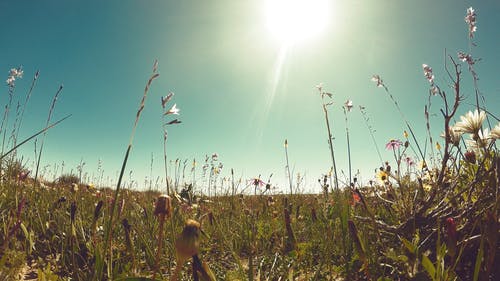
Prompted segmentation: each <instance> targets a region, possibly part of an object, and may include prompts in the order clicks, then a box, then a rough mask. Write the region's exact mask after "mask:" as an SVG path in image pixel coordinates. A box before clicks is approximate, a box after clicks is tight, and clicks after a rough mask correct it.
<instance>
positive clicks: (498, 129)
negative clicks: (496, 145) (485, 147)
mask: <svg viewBox="0 0 500 281" xmlns="http://www.w3.org/2000/svg"><path fill="white" fill-rule="evenodd" d="M490 137H491V138H492V139H500V123H498V124H497V125H496V126H495V128H493V129H491V132H490Z"/></svg>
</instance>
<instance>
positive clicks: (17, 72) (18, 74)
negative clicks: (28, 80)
mask: <svg viewBox="0 0 500 281" xmlns="http://www.w3.org/2000/svg"><path fill="white" fill-rule="evenodd" d="M23 73H24V71H23V70H22V68H21V67H18V68H12V69H11V70H10V71H9V76H8V77H7V80H6V81H5V83H7V85H8V86H9V87H14V86H15V84H14V82H15V81H16V78H23Z"/></svg>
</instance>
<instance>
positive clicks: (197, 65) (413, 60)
mask: <svg viewBox="0 0 500 281" xmlns="http://www.w3.org/2000/svg"><path fill="white" fill-rule="evenodd" d="M267 2H268V1H265V0H238V1H234V0H217V1H215V0H214V1H192V0H185V1H164V0H161V1H160V0H147V1H139V0H108V1H102V0H87V1H76V0H71V1H68V0H46V1H28V0H17V1H9V0H0V19H1V20H2V21H3V24H1V25H0V33H1V34H2V35H3V36H2V40H1V43H0V78H1V75H2V73H3V75H4V78H5V79H7V77H8V74H9V70H10V69H11V68H15V67H19V66H22V69H23V71H24V76H23V78H22V79H17V80H16V86H15V92H14V102H13V104H17V102H18V101H21V102H22V101H24V99H25V97H26V93H27V91H28V89H29V86H30V84H31V80H32V78H33V76H34V74H35V72H36V71H37V70H39V71H40V76H39V79H38V81H37V84H36V87H35V89H34V92H33V95H32V97H31V100H30V102H29V103H28V105H27V108H26V113H25V115H24V119H23V123H22V127H21V128H20V136H19V137H20V138H25V137H28V136H30V135H31V134H33V133H34V132H36V131H37V130H39V129H41V128H43V127H44V125H45V122H46V120H47V115H48V111H49V107H50V104H51V102H52V98H53V96H54V94H55V93H56V91H57V89H58V88H59V86H60V85H64V88H63V91H62V92H61V94H60V96H59V98H58V100H57V104H56V107H55V110H54V113H53V117H52V120H54V121H55V120H57V119H58V118H62V117H63V116H65V115H67V114H72V116H71V117H70V118H69V119H68V120H66V121H64V122H63V123H61V124H60V125H58V126H57V127H55V128H53V129H51V130H50V131H49V132H48V133H47V135H46V138H45V140H44V149H43V155H42V159H41V166H42V167H44V174H43V176H44V178H45V179H47V180H52V179H53V178H55V177H57V176H59V174H60V173H61V170H62V172H63V173H69V172H71V171H73V172H75V173H76V170H77V166H78V165H79V164H80V162H82V163H85V165H84V166H83V173H84V174H87V177H88V178H89V181H94V182H97V181H99V182H101V183H102V184H105V183H108V184H113V183H115V182H116V179H117V177H118V171H119V169H120V167H121V163H122V161H123V157H124V153H125V150H126V148H127V145H128V142H129V138H130V134H131V130H132V126H133V123H134V120H135V117H136V112H137V109H138V107H139V103H140V100H141V98H142V94H143V90H144V86H145V84H146V82H147V80H148V78H149V76H150V75H151V71H152V66H153V63H154V61H155V59H158V62H159V67H158V72H159V74H160V76H159V78H158V79H156V80H155V81H154V82H153V85H152V87H151V89H150V91H149V94H148V97H147V100H146V104H145V108H144V111H143V112H142V115H141V119H140V121H139V124H138V128H137V131H136V135H135V138H134V142H133V147H132V151H131V155H130V157H129V160H128V163H127V167H126V171H125V180H126V183H125V185H126V186H127V184H128V186H132V187H135V188H139V189H143V188H147V186H148V184H146V181H148V180H149V179H151V178H152V179H153V181H154V182H156V179H157V178H160V179H161V178H163V176H164V173H163V169H164V166H163V133H162V127H161V124H162V108H161V103H160V97H161V96H165V95H166V94H167V93H168V92H170V91H171V92H174V93H175V96H174V98H173V100H172V101H171V104H173V103H176V104H177V107H178V108H180V115H179V116H170V115H169V116H167V119H168V120H171V119H172V118H178V119H179V120H181V121H182V123H181V124H178V125H176V126H170V127H169V128H168V141H167V147H168V148H167V154H168V159H169V160H175V159H180V161H181V162H183V161H185V160H187V163H188V164H187V168H186V181H190V178H192V174H191V173H190V169H191V163H192V161H193V159H196V161H197V163H198V164H197V168H196V174H195V178H196V182H197V187H198V188H202V189H203V188H206V187H204V183H206V177H205V178H204V177H203V176H202V175H203V173H202V165H203V164H204V161H205V155H209V156H210V155H212V154H213V153H217V154H218V156H219V157H218V161H219V162H221V163H222V164H223V165H224V166H223V169H222V172H221V174H220V175H219V179H222V178H224V177H229V176H230V171H231V169H233V170H234V174H235V178H236V179H238V178H242V179H243V183H242V186H244V185H245V184H246V180H247V179H249V178H252V177H257V176H259V175H261V177H262V179H263V180H264V181H267V179H268V177H269V176H270V175H271V174H272V178H271V182H272V183H273V185H275V186H276V187H277V190H278V191H284V192H286V191H287V190H288V185H287V174H286V172H285V166H286V162H285V151H284V145H283V144H284V140H285V139H287V140H288V144H289V145H288V156H289V162H290V164H289V166H290V169H291V172H292V173H293V175H294V185H295V184H296V183H295V182H296V180H295V178H296V175H297V173H300V175H301V176H302V177H303V178H304V179H303V181H302V183H301V185H300V188H301V189H303V190H304V191H306V192H318V191H319V190H320V187H319V185H318V183H317V179H318V178H319V177H321V175H322V174H325V173H327V172H328V170H329V169H330V167H331V159H330V154H329V153H330V152H329V149H328V143H327V132H326V127H325V119H324V115H323V112H322V108H321V99H320V96H319V95H318V90H317V89H316V87H315V86H316V85H318V84H319V83H323V88H324V90H325V91H328V92H331V93H332V94H333V102H334V104H333V105H332V106H331V107H329V114H330V123H331V126H332V134H333V137H334V141H333V145H334V150H335V156H336V162H337V169H338V173H339V176H340V177H341V178H342V179H344V178H345V177H344V176H343V175H342V174H341V171H343V173H344V175H347V174H348V153H347V140H346V122H345V118H344V113H343V110H342V105H343V103H344V102H345V101H346V100H348V99H350V100H352V101H353V104H354V108H353V110H352V111H351V112H349V113H348V126H347V127H348V128H349V137H350V139H349V140H350V147H351V160H352V170H353V173H356V171H358V170H359V171H360V176H359V179H360V181H361V182H364V183H366V182H367V181H368V180H370V179H372V178H373V177H374V169H376V168H377V167H379V166H380V160H379V157H378V156H377V153H376V148H378V149H379V150H380V152H381V154H382V158H383V160H384V161H386V160H387V161H394V159H393V155H392V152H391V151H387V150H385V143H387V142H388V141H389V140H390V139H403V131H404V130H405V125H404V121H403V120H402V118H401V117H400V115H399V113H398V111H397V110H396V108H395V107H394V105H393V104H392V102H391V101H390V99H389V97H388V95H387V94H386V93H385V92H384V91H383V89H381V88H377V87H376V86H375V85H374V83H373V82H372V81H370V78H371V77H372V76H373V75H374V74H379V75H380V76H381V77H382V79H383V80H384V82H385V84H386V85H387V86H388V88H389V90H390V92H391V93H392V94H393V96H394V97H395V98H396V99H397V101H398V103H399V105H400V107H401V110H402V111H403V112H404V114H405V116H406V118H407V120H408V121H409V122H410V123H411V124H412V127H413V129H414V131H415V134H416V135H417V138H418V139H419V142H420V143H421V144H422V145H423V144H424V143H425V136H426V130H425V119H424V106H425V104H426V102H427V98H428V90H429V83H428V82H427V80H426V79H425V77H424V76H423V71H422V64H428V65H429V66H431V67H432V68H433V70H434V74H435V76H436V78H435V80H436V83H438V84H439V85H440V87H441V88H442V89H445V90H446V91H447V92H450V93H451V89H450V88H449V84H450V80H449V79H448V77H447V75H446V72H445V69H444V66H445V64H444V62H445V54H448V55H451V56H453V57H454V58H456V54H457V52H458V51H464V52H467V53H471V54H472V55H473V57H474V58H480V59H481V61H479V62H478V63H477V64H476V65H475V67H476V71H477V73H478V76H479V78H480V80H479V84H478V86H479V89H480V91H481V93H482V94H483V95H484V97H485V99H486V104H487V107H488V109H489V110H490V111H491V112H492V113H493V114H496V115H498V114H499V113H500V112H498V108H500V107H499V105H500V84H499V82H498V81H500V77H499V73H500V63H499V62H500V52H499V50H500V49H499V43H500V34H499V31H498V27H500V17H499V16H498V15H500V2H499V1H497V0H482V1H457V0H443V1H432V0H422V1H397V0H376V1H375V0H351V1H340V0H331V1H326V2H327V7H326V8H321V9H318V10H317V11H316V12H317V14H316V13H315V15H316V17H321V18H324V21H323V22H324V27H323V28H322V29H321V30H319V28H318V30H316V31H317V32H315V34H314V35H311V36H309V37H307V38H304V39H303V40H300V41H296V42H293V43H290V42H288V43H286V42H284V41H283V40H282V38H280V37H279V36H277V34H276V33H275V32H272V29H271V28H270V26H269V14H268V12H267V10H266V9H267V8H266V7H268V6H267V5H268V3H267ZM285 2H286V1H285ZM471 6H472V7H473V8H474V9H475V10H476V13H477V32H476V33H475V36H474V38H473V42H474V43H475V45H476V46H472V47H471V44H470V40H469V37H468V27H467V24H466V23H465V22H464V16H465V13H466V9H467V8H469V7H471ZM313 8H314V7H313ZM286 9H287V7H285V6H284V7H282V9H277V12H276V13H279V11H282V10H286ZM305 10H307V9H305ZM313 12H314V9H313ZM299 17H302V15H299ZM271 18H273V19H279V15H278V14H272V15H271ZM304 18H306V20H307V17H306V15H304ZM313 19H314V18H313ZM462 74H463V77H462V79H463V80H462V83H463V85H462V89H463V95H464V97H465V98H466V99H465V101H464V102H463V104H462V106H461V108H460V111H459V113H460V114H463V113H464V112H466V111H468V110H470V109H471V108H472V107H471V106H470V105H469V104H468V103H472V102H473V87H472V82H471V81H472V78H471V75H470V73H468V71H467V68H466V66H463V73H462ZM2 79H3V78H2ZM2 83H3V82H2ZM8 90H9V88H8V86H7V85H6V84H4V85H3V86H2V88H0V104H2V107H3V105H4V104H7V103H8V96H9V94H8ZM432 102H433V106H432V108H431V117H430V119H431V120H430V121H431V128H432V133H433V137H434V139H436V140H439V141H441V140H440V139H439V134H440V132H441V131H442V130H443V129H442V126H443V125H442V124H443V122H442V118H441V116H440V113H439V109H440V108H442V102H441V101H440V100H439V99H438V98H436V97H433V101H432ZM360 105H361V106H364V107H365V108H366V112H367V115H368V116H369V118H370V120H369V124H370V126H372V127H373V129H374V130H375V132H374V137H375V139H376V142H377V146H375V144H374V142H373V141H372V140H371V136H370V132H369V130H368V129H367V124H366V123H365V121H364V119H363V117H362V115H361V113H360V111H359V109H358V106H360ZM12 112H15V106H14V109H12V110H11V115H9V119H8V126H12V123H13V120H14V119H15V114H14V113H12ZM36 143H37V145H36V148H37V149H39V146H40V143H41V139H40V138H39V139H38V140H37V142H36ZM18 155H19V157H23V161H24V163H25V165H26V168H28V169H30V170H31V169H33V162H34V159H35V142H33V141H32V142H29V143H27V144H26V145H24V146H22V147H21V148H20V150H19V153H18ZM408 156H411V157H414V155H411V153H409V155H408ZM63 163H64V166H63ZM151 163H152V165H151ZM63 167H64V168H63ZM169 167H170V170H169V171H170V174H171V175H173V174H175V171H174V168H173V165H172V164H169ZM101 172H102V173H103V180H98V178H99V177H98V174H100V173H101ZM106 179H107V180H106ZM131 181H133V182H135V184H134V183H131ZM158 183H159V187H160V188H164V184H162V183H160V182H158ZM219 184H220V183H219ZM153 185H155V183H153ZM203 190H205V189H203Z"/></svg>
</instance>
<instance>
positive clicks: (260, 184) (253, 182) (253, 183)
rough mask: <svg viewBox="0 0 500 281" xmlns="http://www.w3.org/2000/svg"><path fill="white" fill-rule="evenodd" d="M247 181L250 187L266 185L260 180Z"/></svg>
mask: <svg viewBox="0 0 500 281" xmlns="http://www.w3.org/2000/svg"><path fill="white" fill-rule="evenodd" d="M249 181H250V183H251V184H252V185H255V186H264V185H266V183H265V182H264V181H263V180H261V179H260V178H253V179H250V180H249Z"/></svg>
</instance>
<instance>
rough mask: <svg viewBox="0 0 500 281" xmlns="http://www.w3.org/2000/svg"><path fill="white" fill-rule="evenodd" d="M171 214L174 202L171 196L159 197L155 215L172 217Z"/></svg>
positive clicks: (163, 195)
mask: <svg viewBox="0 0 500 281" xmlns="http://www.w3.org/2000/svg"><path fill="white" fill-rule="evenodd" d="M171 214H172V200H171V199H170V196H168V195H166V194H162V195H160V196H158V199H156V204H155V211H154V215H155V216H165V217H170V215H171Z"/></svg>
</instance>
